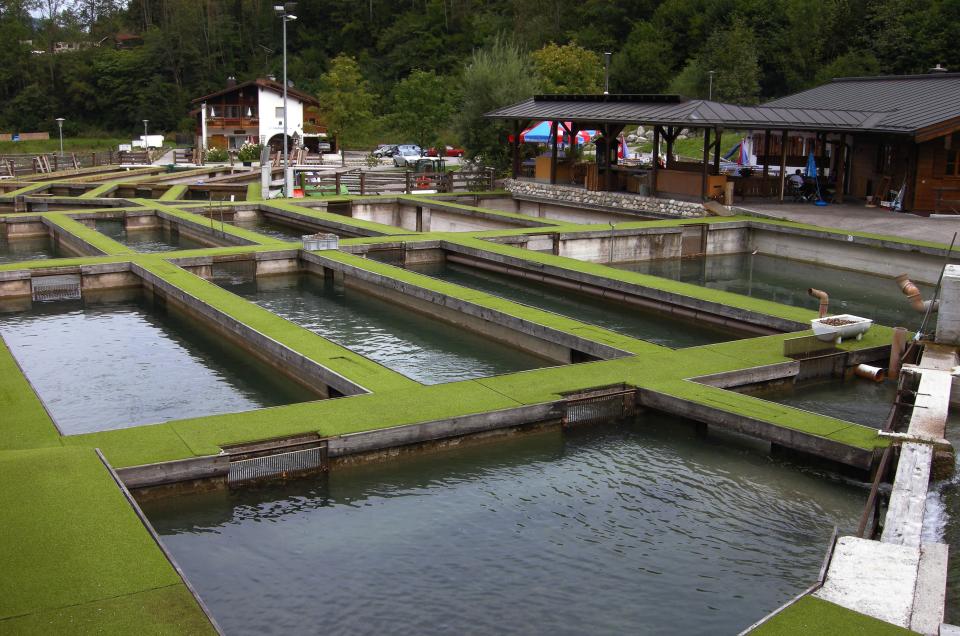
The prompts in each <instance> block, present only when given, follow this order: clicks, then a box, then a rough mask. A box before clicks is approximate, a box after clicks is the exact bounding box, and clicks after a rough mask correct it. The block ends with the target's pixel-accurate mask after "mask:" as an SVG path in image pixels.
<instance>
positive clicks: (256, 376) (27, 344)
mask: <svg viewBox="0 0 960 636" xmlns="http://www.w3.org/2000/svg"><path fill="white" fill-rule="evenodd" d="M84 295H85V298H86V299H85V300H84V301H69V302H56V303H33V304H32V306H31V308H30V309H28V310H26V311H15V312H10V313H2V312H3V308H4V307H3V305H0V336H2V337H3V339H4V340H5V341H6V344H7V346H8V347H9V348H10V350H11V351H12V353H13V355H14V357H16V359H17V361H18V362H19V363H20V366H21V368H22V369H23V371H24V373H25V375H26V376H27V378H28V379H29V380H30V382H31V384H32V385H33V387H34V389H35V390H36V391H37V393H38V394H39V395H40V398H41V399H42V400H43V401H44V404H46V407H47V410H48V411H49V412H50V414H51V416H52V417H53V419H54V421H55V422H56V423H57V425H58V426H59V427H60V430H61V431H63V433H64V434H67V435H72V434H77V433H89V432H94V431H102V430H108V429H116V428H126V427H129V426H135V425H138V424H147V423H153V422H162V421H167V420H175V419H182V418H187V417H197V416H202V415H213V414H217V413H234V412H239V411H247V410H250V409H257V408H262V407H267V406H277V405H281V404H291V403H294V402H305V401H309V400H314V399H319V398H318V396H317V395H316V394H315V393H313V392H312V391H309V390H307V389H306V388H303V387H301V386H300V385H298V384H296V383H295V382H293V381H288V380H285V379H283V378H282V376H279V375H278V374H277V372H276V371H275V370H273V369H271V368H270V367H268V366H267V365H265V364H264V363H262V362H260V361H259V360H257V359H256V358H254V357H253V356H251V355H250V354H247V353H245V352H243V351H242V350H241V349H240V348H239V347H237V346H235V345H232V344H230V343H227V342H225V341H223V340H222V339H221V338H219V337H218V336H217V335H216V334H214V333H213V332H212V331H208V330H206V329H204V328H203V326H202V325H201V324H199V323H198V322H197V321H196V320H195V319H192V318H188V317H186V316H184V315H181V314H180V313H179V312H177V311H174V310H168V309H163V308H160V307H157V306H156V304H155V303H153V302H151V300H150V298H149V297H148V296H146V295H145V294H143V293H142V292H140V291H139V290H125V291H114V292H109V293H107V292H104V293H100V294H95V293H90V292H84Z"/></svg>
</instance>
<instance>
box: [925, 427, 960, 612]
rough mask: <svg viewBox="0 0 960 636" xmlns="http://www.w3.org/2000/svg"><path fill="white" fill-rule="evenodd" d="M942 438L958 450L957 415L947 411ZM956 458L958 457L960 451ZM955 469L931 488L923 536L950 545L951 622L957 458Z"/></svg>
mask: <svg viewBox="0 0 960 636" xmlns="http://www.w3.org/2000/svg"><path fill="white" fill-rule="evenodd" d="M945 437H946V438H947V439H948V440H949V441H950V443H951V444H953V447H954V449H960V414H958V413H956V412H951V413H950V415H949V417H948V418H947V430H946V434H945ZM957 457H958V458H960V454H958V456H957ZM954 470H955V472H954V474H953V477H950V478H949V479H945V480H943V481H940V482H936V483H934V484H933V485H932V486H931V488H930V493H929V495H928V496H927V506H926V509H925V510H924V519H923V539H922V540H923V542H927V541H933V542H938V543H946V544H947V545H949V546H950V558H949V561H948V563H947V606H946V616H945V622H947V623H950V624H952V625H956V624H957V622H958V621H960V558H957V555H958V554H960V459H958V461H957V465H956V466H955V469H954Z"/></svg>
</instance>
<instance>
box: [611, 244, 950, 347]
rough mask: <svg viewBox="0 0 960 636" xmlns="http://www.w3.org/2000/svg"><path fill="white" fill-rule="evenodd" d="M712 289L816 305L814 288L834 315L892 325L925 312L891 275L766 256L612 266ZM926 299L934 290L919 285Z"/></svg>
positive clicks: (914, 321) (916, 321) (916, 320)
mask: <svg viewBox="0 0 960 636" xmlns="http://www.w3.org/2000/svg"><path fill="white" fill-rule="evenodd" d="M611 266H612V267H616V268H618V269H626V270H630V271H634V272H640V273H641V274H651V275H653V276H661V277H663V278H669V279H672V280H678V281H682V282H685V283H692V284H694V285H701V286H703V287H710V288H712V289H721V290H724V291H729V292H734V293H736V294H744V295H747V296H753V297H754V298H762V299H764V300H772V301H775V302H778V303H782V304H784V305H792V306H794V307H807V308H809V309H814V310H815V309H817V307H818V301H817V299H815V298H811V297H810V296H808V295H807V289H808V288H809V287H816V288H818V289H822V290H824V291H825V292H827V293H828V294H829V295H830V313H832V314H842V313H849V314H855V315H857V316H864V317H866V318H872V319H873V320H874V321H875V322H877V323H879V324H883V325H888V326H892V327H897V326H900V327H908V328H911V329H916V328H917V327H919V326H920V322H921V320H922V319H923V315H922V314H919V313H917V312H916V311H914V310H913V309H911V308H910V305H909V304H908V303H907V301H906V298H904V296H903V294H901V293H900V289H899V287H898V286H897V284H896V283H895V282H894V281H893V279H891V278H885V277H883V276H875V275H872V274H865V273H862V272H853V271H847V270H842V269H835V268H832V267H826V266H824V265H814V264H810V263H802V262H799V261H794V260H789V259H785V258H777V257H774V256H765V255H763V254H756V255H753V254H726V255H721V256H700V257H693V258H684V259H665V260H656V261H639V262H635V263H618V264H613V265H611ZM918 287H919V288H920V291H921V292H922V293H923V297H924V298H930V297H931V296H932V294H933V288H932V287H931V286H929V285H918Z"/></svg>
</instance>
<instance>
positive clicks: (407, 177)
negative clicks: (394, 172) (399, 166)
mask: <svg viewBox="0 0 960 636" xmlns="http://www.w3.org/2000/svg"><path fill="white" fill-rule="evenodd" d="M403 191H404V192H405V193H406V194H410V193H411V192H412V190H411V189H410V170H405V171H404V173H403Z"/></svg>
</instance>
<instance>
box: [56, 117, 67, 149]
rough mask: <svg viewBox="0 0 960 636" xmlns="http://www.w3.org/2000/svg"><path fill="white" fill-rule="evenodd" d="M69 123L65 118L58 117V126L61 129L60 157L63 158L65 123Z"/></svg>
mask: <svg viewBox="0 0 960 636" xmlns="http://www.w3.org/2000/svg"><path fill="white" fill-rule="evenodd" d="M65 121H67V120H66V119H64V118H63V117H57V126H58V127H59V128H60V156H61V157H62V156H63V122H65Z"/></svg>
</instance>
